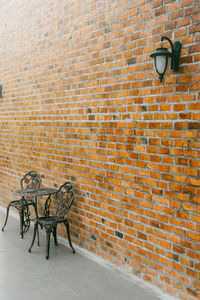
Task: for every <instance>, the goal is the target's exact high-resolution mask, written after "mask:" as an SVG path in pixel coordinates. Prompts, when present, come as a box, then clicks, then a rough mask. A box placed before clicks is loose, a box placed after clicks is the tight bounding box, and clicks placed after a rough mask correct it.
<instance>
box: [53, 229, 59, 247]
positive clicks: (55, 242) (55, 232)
mask: <svg viewBox="0 0 200 300" xmlns="http://www.w3.org/2000/svg"><path fill="white" fill-rule="evenodd" d="M53 237H54V244H55V246H58V241H57V226H56V227H54V228H53Z"/></svg>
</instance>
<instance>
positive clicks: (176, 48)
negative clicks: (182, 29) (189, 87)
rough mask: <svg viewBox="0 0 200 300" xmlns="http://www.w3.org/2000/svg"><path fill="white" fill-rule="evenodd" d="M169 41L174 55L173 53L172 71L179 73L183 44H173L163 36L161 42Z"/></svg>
mask: <svg viewBox="0 0 200 300" xmlns="http://www.w3.org/2000/svg"><path fill="white" fill-rule="evenodd" d="M163 40H167V41H168V42H169V43H170V46H171V49H172V53H171V69H172V70H174V71H178V69H179V63H180V54H181V48H182V44H181V43H180V42H178V41H177V42H175V43H174V44H172V41H171V40H170V39H169V38H168V37H167V36H162V37H161V41H163Z"/></svg>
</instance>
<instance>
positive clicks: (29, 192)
mask: <svg viewBox="0 0 200 300" xmlns="http://www.w3.org/2000/svg"><path fill="white" fill-rule="evenodd" d="M57 191H58V189H56V188H38V189H21V190H16V191H14V192H13V194H14V195H17V196H22V197H23V196H32V197H37V196H45V195H50V194H55V193H56V192H57Z"/></svg>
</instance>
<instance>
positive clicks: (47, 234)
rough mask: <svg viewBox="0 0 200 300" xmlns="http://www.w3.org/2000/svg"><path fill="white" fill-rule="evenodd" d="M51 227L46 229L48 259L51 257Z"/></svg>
mask: <svg viewBox="0 0 200 300" xmlns="http://www.w3.org/2000/svg"><path fill="white" fill-rule="evenodd" d="M50 236H51V229H46V259H49V249H50Z"/></svg>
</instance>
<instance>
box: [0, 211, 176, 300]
mask: <svg viewBox="0 0 200 300" xmlns="http://www.w3.org/2000/svg"><path fill="white" fill-rule="evenodd" d="M4 218H5V209H3V208H0V227H2V224H3V222H4ZM40 232H41V231H40ZM32 234H33V227H31V228H30V229H29V231H28V232H27V233H26V234H25V236H24V239H23V240H22V239H21V237H20V235H19V219H18V218H16V216H15V215H14V214H13V213H11V215H10V216H9V219H8V223H7V226H6V227H5V231H4V232H2V231H0V300H27V299H29V300H33V299H34V300H45V299H48V300H53V299H54V300H61V299H62V300H63V299H66V300H102V299H104V300H107V299H108V300H160V299H162V300H164V299H166V300H167V299H174V298H172V297H169V296H167V295H165V294H162V293H161V292H160V291H159V290H158V289H157V288H152V287H151V286H149V285H147V284H146V283H145V282H143V281H142V280H134V278H132V277H131V278H127V276H125V274H124V273H122V272H120V271H119V270H117V269H115V268H111V267H110V268H109V267H108V266H106V267H105V266H104V265H103V264H101V263H99V260H98V263H97V262H96V261H95V260H94V255H93V256H92V257H93V259H90V258H89V253H88V256H87V255H83V253H81V250H80V248H79V247H77V246H76V245H75V244H74V248H75V249H76V254H73V253H72V251H71V249H70V248H68V244H67V241H64V242H65V243H66V246H65V245H64V244H63V243H59V246H58V247H55V246H54V243H53V241H52V242H51V248H50V258H49V260H46V259H45V235H44V234H40V241H41V245H40V247H38V246H37V243H35V245H34V247H33V249H32V253H28V248H29V245H30V242H31V239H32ZM62 242H63V241H62ZM83 252H84V251H83Z"/></svg>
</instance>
